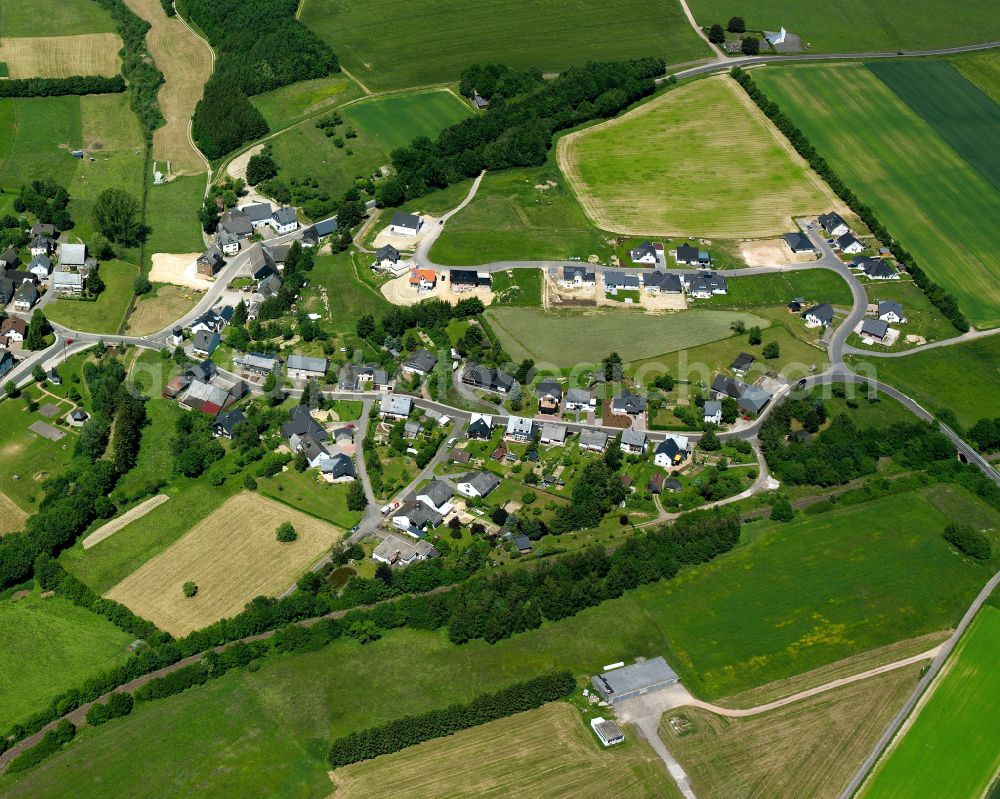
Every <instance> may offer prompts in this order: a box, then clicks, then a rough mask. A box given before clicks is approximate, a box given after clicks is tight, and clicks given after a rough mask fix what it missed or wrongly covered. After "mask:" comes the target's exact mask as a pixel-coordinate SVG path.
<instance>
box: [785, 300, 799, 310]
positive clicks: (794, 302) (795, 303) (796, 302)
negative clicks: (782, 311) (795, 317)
mask: <svg viewBox="0 0 1000 799" xmlns="http://www.w3.org/2000/svg"><path fill="white" fill-rule="evenodd" d="M785 307H786V308H788V312H789V313H802V301H801V300H792V301H791V302H790V303H788V305H786V306H785Z"/></svg>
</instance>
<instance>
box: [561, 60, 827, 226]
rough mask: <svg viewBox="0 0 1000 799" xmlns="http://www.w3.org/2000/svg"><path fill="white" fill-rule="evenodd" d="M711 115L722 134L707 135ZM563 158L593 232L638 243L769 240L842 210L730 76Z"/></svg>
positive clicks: (566, 148)
mask: <svg viewBox="0 0 1000 799" xmlns="http://www.w3.org/2000/svg"><path fill="white" fill-rule="evenodd" d="M709 109H711V110H710V111H709ZM706 114H710V115H711V116H712V118H713V119H716V120H718V124H712V125H706V124H705V118H706ZM680 141H683V142H684V146H683V147H680V146H677V144H676V143H677V142H680ZM557 155H558V160H559V166H560V167H561V168H562V170H563V173H564V174H565V175H566V176H567V177H568V178H569V181H570V183H571V184H572V186H573V188H574V190H575V191H576V193H577V196H578V197H579V198H580V203H581V205H582V206H583V209H584V211H586V213H587V215H588V216H589V217H590V219H591V220H592V221H593V222H594V224H596V225H597V226H598V227H600V228H603V229H605V230H613V231H616V232H618V233H626V234H629V235H634V236H647V235H648V236H654V235H656V236H674V235H697V236H714V237H718V238H730V239H733V238H762V237H765V236H772V235H776V234H779V233H784V232H787V231H789V230H795V229H796V226H795V223H794V221H793V217H795V216H804V215H808V214H814V213H822V212H823V211H824V210H826V209H829V208H840V207H841V203H840V202H839V200H837V199H836V198H835V197H834V195H833V193H832V192H831V191H830V189H829V188H828V187H827V186H826V185H825V184H824V183H823V182H822V181H820V179H819V177H818V176H817V175H816V174H815V173H814V172H812V170H811V169H809V167H808V166H807V165H806V163H805V162H804V161H803V160H802V159H801V158H800V157H799V156H798V154H797V153H795V151H794V150H792V148H791V145H790V144H789V143H788V141H787V140H786V139H785V138H784V137H783V136H782V135H781V134H780V133H778V131H777V129H776V128H775V127H774V126H773V125H772V124H771V122H770V121H769V120H768V119H767V118H766V117H765V116H764V115H763V114H762V113H761V112H760V110H759V109H758V108H757V107H756V106H755V105H754V104H753V103H752V102H751V101H750V99H749V98H748V97H747V96H746V94H745V93H744V92H743V90H742V89H741V88H740V87H739V86H738V85H737V84H736V83H735V82H734V81H733V80H732V79H731V78H729V77H725V76H720V77H714V78H706V79H704V80H699V81H695V82H693V83H689V84H687V85H685V86H681V87H680V88H677V89H674V90H672V91H669V92H667V93H666V94H664V95H662V96H660V97H658V98H656V99H655V100H652V101H651V102H648V103H645V104H643V105H641V106H639V107H638V108H636V109H635V110H634V111H631V112H629V113H627V114H625V115H624V116H621V117H618V118H617V119H612V120H609V121H607V122H602V123H601V124H599V125H596V126H594V127H591V128H585V129H584V130H581V131H578V132H576V133H571V134H569V135H567V136H564V137H563V138H562V139H560V140H559V144H558V148H557Z"/></svg>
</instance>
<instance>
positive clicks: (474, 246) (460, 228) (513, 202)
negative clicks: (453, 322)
mask: <svg viewBox="0 0 1000 799" xmlns="http://www.w3.org/2000/svg"><path fill="white" fill-rule="evenodd" d="M467 192H468V187H466V191H465V192H463V193H462V197H464V196H465V193H467ZM431 196H432V197H433V196H434V195H431ZM454 200H455V201H454V202H451V203H450V206H449V207H453V206H455V205H457V204H458V202H459V201H460V200H461V197H456V198H454ZM417 204H418V205H419V201H418V202H417ZM607 239H608V235H607V234H605V233H602V232H601V231H600V230H598V229H597V228H596V227H594V225H593V224H592V223H591V222H590V220H589V219H587V216H586V214H584V213H583V209H582V208H581V207H580V203H579V202H577V199H576V196H575V195H574V194H573V191H572V189H571V188H570V186H569V183H568V181H567V180H566V179H565V178H564V177H563V175H562V173H561V172H560V171H559V170H558V168H557V167H556V166H555V164H554V163H551V162H550V163H548V164H546V165H545V166H542V167H537V168H531V169H509V170H504V171H502V172H487V173H486V177H484V178H483V181H482V183H481V184H480V186H479V191H478V192H476V196H475V198H474V199H473V200H472V202H471V203H470V204H469V205H468V206H466V207H465V208H463V209H462V210H461V211H460V212H459V213H457V214H456V215H455V216H453V217H452V218H451V219H449V220H448V224H447V225H445V228H444V230H443V231H442V233H441V235H440V237H439V238H438V240H437V241H436V242H434V247H433V249H432V250H431V257H432V258H433V259H434V261H435V262H437V263H441V264H450V265H457V266H462V265H467V264H468V265H471V264H482V263H488V262H491V261H504V260H511V261H534V260H543V259H566V258H573V257H577V258H581V259H583V260H584V261H586V260H587V258H588V257H589V256H590V255H597V256H599V257H600V258H601V260H602V261H607V259H608V258H609V257H610V256H611V254H612V252H613V249H612V247H611V245H609V244H608V241H607Z"/></svg>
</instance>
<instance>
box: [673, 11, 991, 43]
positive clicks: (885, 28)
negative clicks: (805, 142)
mask: <svg viewBox="0 0 1000 799" xmlns="http://www.w3.org/2000/svg"><path fill="white" fill-rule="evenodd" d="M688 5H689V7H690V8H691V11H692V12H694V16H695V19H697V20H698V24H699V25H703V26H705V27H710V26H711V25H713V24H714V23H717V22H718V23H720V24H721V25H723V27H725V25H726V22H727V20H728V19H729V18H730V17H731V16H734V15H739V16H742V17H744V18H745V19H746V24H747V28H749V29H751V30H762V29H763V30H770V31H776V30H779V29H780V28H782V27H785V28H787V29H788V32H789V33H795V34H798V35H799V36H800V37H801V38H802V44H803V46H805V45H806V44H808V45H810V48H809V49H810V50H811V51H812V52H820V53H863V52H879V51H883V52H885V51H889V52H892V51H895V50H901V49H909V50H916V49H920V50H925V49H931V48H938V47H949V46H953V45H960V44H973V43H977V42H987V41H991V40H994V39H996V38H997V36H1000V21H998V20H997V18H996V15H994V14H991V13H990V11H989V9H990V8H991V6H990V4H989V3H988V2H987V0H971V2H968V3H962V4H953V5H948V6H945V5H943V4H942V3H941V2H939V0H874V2H869V0H839V2H838V3H837V4H836V5H834V6H828V7H826V8H825V9H824V13H820V14H817V13H816V8H815V7H813V6H810V5H809V4H807V3H799V2H796V1H795V0H755V2H754V3H752V4H747V3H743V2H740V1H739V0H690V2H689V3H688Z"/></svg>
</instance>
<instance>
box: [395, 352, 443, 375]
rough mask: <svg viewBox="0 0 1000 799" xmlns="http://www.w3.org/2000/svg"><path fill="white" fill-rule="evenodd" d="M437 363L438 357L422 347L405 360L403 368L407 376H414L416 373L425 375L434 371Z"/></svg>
mask: <svg viewBox="0 0 1000 799" xmlns="http://www.w3.org/2000/svg"><path fill="white" fill-rule="evenodd" d="M436 365H437V358H435V357H434V356H433V355H432V354H431V353H430V352H428V351H427V350H424V349H420V350H417V351H416V352H414V353H413V355H411V356H410V357H409V358H407V359H406V360H405V361H403V365H402V367H401V368H402V370H403V374H404V375H405V376H406V377H413V376H414V375H420V376H421V377H424V376H426V375H429V374H430V373H431V372H433V371H434V367H435V366H436Z"/></svg>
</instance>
